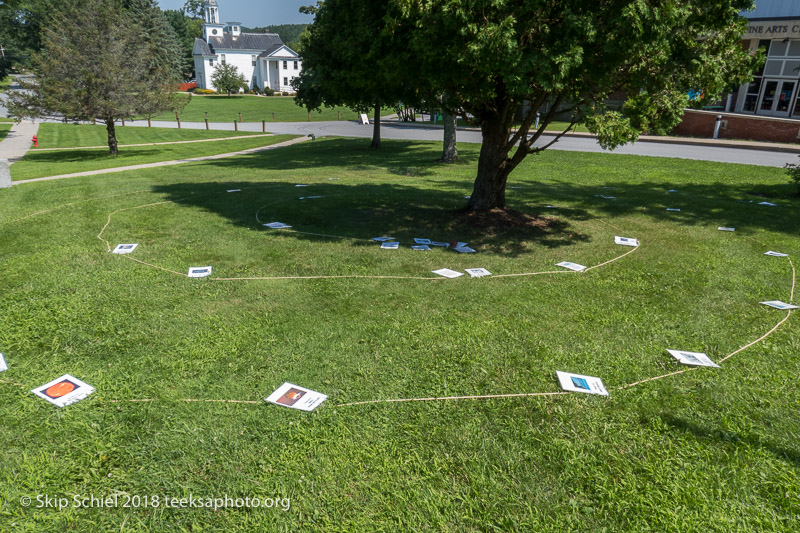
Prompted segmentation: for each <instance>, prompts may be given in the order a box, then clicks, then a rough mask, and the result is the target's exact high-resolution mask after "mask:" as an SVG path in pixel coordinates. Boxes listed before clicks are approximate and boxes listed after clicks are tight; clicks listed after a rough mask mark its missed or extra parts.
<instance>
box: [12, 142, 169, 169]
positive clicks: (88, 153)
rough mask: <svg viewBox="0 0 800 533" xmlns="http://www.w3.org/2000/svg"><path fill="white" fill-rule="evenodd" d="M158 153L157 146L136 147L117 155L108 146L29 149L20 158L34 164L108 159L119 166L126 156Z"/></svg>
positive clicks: (148, 155) (145, 155)
mask: <svg viewBox="0 0 800 533" xmlns="http://www.w3.org/2000/svg"><path fill="white" fill-rule="evenodd" d="M159 153H160V151H159V149H158V148H153V149H145V148H140V147H137V149H136V150H135V151H132V150H128V151H126V150H124V149H123V150H121V151H120V153H119V155H118V156H113V155H111V154H109V153H108V148H94V149H91V150H81V149H74V150H53V151H49V150H48V151H37V150H29V151H28V153H27V154H25V158H24V159H23V160H22V161H24V162H25V163H30V164H36V165H57V164H62V163H93V162H101V161H108V162H110V163H114V166H120V164H121V163H124V162H125V159H128V158H133V157H136V158H140V157H151V156H156V155H158V154H159Z"/></svg>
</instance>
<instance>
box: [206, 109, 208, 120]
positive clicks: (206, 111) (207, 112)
mask: <svg viewBox="0 0 800 533" xmlns="http://www.w3.org/2000/svg"><path fill="white" fill-rule="evenodd" d="M206 120H208V111H206Z"/></svg>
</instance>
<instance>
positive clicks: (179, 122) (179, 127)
mask: <svg viewBox="0 0 800 533" xmlns="http://www.w3.org/2000/svg"><path fill="white" fill-rule="evenodd" d="M178 129H181V119H178Z"/></svg>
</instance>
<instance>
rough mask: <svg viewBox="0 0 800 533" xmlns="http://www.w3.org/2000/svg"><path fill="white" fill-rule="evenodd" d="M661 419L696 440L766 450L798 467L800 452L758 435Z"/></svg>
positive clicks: (662, 416)
mask: <svg viewBox="0 0 800 533" xmlns="http://www.w3.org/2000/svg"><path fill="white" fill-rule="evenodd" d="M661 418H662V419H663V420H664V422H666V423H667V425H669V426H670V427H672V428H675V429H677V430H679V431H682V432H684V433H688V434H690V435H693V436H695V437H697V438H698V439H703V440H713V441H717V442H721V443H726V444H730V445H741V444H746V445H748V446H752V447H754V448H761V449H763V450H766V451H768V452H770V453H771V454H773V455H775V457H777V458H779V459H781V460H784V461H788V462H790V463H793V464H794V465H795V466H800V451H798V450H797V449H791V448H788V447H785V446H782V445H780V444H776V443H775V442H772V441H770V440H768V439H765V438H763V437H762V436H760V435H756V434H750V435H743V434H741V433H736V432H730V431H724V430H722V429H714V428H709V427H703V426H700V425H698V424H696V423H694V422H690V421H688V420H684V419H683V418H678V417H676V416H674V415H670V414H666V415H661Z"/></svg>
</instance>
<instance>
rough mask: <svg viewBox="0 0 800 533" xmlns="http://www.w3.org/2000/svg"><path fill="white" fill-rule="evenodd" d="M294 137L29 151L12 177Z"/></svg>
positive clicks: (209, 151) (183, 155) (202, 152)
mask: <svg viewBox="0 0 800 533" xmlns="http://www.w3.org/2000/svg"><path fill="white" fill-rule="evenodd" d="M89 127H92V126H89ZM293 137H294V136H293V135H275V136H272V137H254V138H252V139H230V140H222V141H214V142H208V143H192V144H169V145H160V146H131V147H125V148H120V150H119V155H117V156H111V155H109V154H108V151H107V150H103V149H76V150H68V151H52V152H51V151H29V152H28V153H27V154H26V155H25V157H24V158H22V159H21V160H19V161H17V162H16V163H14V165H13V166H12V167H11V179H12V180H13V181H21V180H26V179H32V178H41V177H45V176H59V175H62V174H72V173H74V172H86V171H90V170H101V169H107V168H116V167H124V166H129V165H142V164H146V163H157V162H159V161H172V160H175V159H183V158H190V157H202V156H206V155H216V154H224V153H228V152H236V151H239V150H246V149H248V148H256V147H258V146H269V145H271V144H277V143H279V142H283V141H286V140H289V139H292V138H293Z"/></svg>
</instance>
